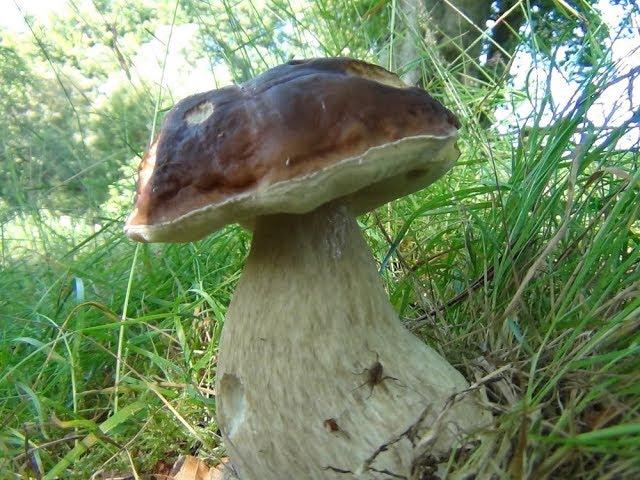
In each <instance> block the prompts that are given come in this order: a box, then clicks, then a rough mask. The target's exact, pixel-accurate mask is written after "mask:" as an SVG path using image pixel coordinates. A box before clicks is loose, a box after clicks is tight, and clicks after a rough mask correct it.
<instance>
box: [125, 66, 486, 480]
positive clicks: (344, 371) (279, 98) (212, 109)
mask: <svg viewBox="0 0 640 480" xmlns="http://www.w3.org/2000/svg"><path fill="white" fill-rule="evenodd" d="M458 126H459V125H458V121H457V120H456V118H455V116H454V115H453V114H452V113H451V112H450V111H449V110H447V109H446V108H444V107H443V106H442V105H441V104H440V103H439V102H438V101H436V100H435V99H433V98H432V97H431V96H429V95H428V94H427V93H426V92H425V91H423V90H421V89H418V88H411V87H407V86H406V85H404V84H403V83H402V82H401V80H400V79H399V78H398V77H397V76H396V75H394V74H392V73H391V72H388V71H387V70H385V69H383V68H381V67H378V66H374V65H370V64H367V63H364V62H361V61H357V60H352V59H347V58H334V59H313V60H304V61H293V62H289V63H287V64H285V65H281V66H278V67H276V68H273V69H271V70H269V71H267V72H266V73H264V74H263V75H261V76H259V77H257V78H255V79H253V80H251V81H249V82H247V83H245V84H242V85H240V86H231V87H226V88H222V89H219V90H213V91H210V92H206V93H201V94H197V95H193V96H191V97H188V98H186V99H184V100H182V101H180V102H179V103H178V104H177V105H176V106H175V107H174V108H173V110H171V112H170V113H169V114H168V115H167V117H166V119H165V122H164V126H163V127H162V130H161V132H160V134H159V136H158V138H157V140H156V141H155V143H154V144H153V146H152V147H151V149H150V151H149V153H148V154H147V155H146V156H145V158H144V160H143V162H142V164H141V166H140V171H139V180H138V186H137V200H136V206H135V210H134V212H133V213H132V214H131V216H130V217H129V219H128V220H127V224H126V226H125V231H126V233H127V235H128V236H130V237H131V238H133V239H135V240H139V241H146V242H184V241H191V240H196V239H199V238H202V237H203V236H205V235H207V234H208V233H210V232H212V231H214V230H216V229H218V228H220V227H222V226H224V225H226V224H228V223H232V222H240V223H242V224H244V225H246V226H248V227H249V228H250V229H252V231H253V240H252V247H251V253H250V255H249V258H248V260H247V264H246V267H245V269H244V271H243V273H242V277H241V279H240V281H239V283H238V286H237V289H236V291H235V294H234V297H233V300H232V302H231V305H230V306H229V310H228V312H227V317H226V320H225V325H224V329H223V333H222V338H221V341H220V350H219V357H218V364H217V382H216V391H217V396H216V399H217V409H218V411H217V415H218V422H219V426H220V430H221V431H222V433H223V436H224V440H225V443H226V448H227V451H228V452H229V455H230V458H231V460H232V462H233V464H234V465H235V467H236V469H237V471H238V472H239V476H240V478H242V479H287V478H291V479H313V478H323V479H324V478H388V476H386V475H387V473H380V472H390V473H392V474H393V475H398V476H401V477H402V478H410V475H411V469H412V465H413V463H414V462H415V458H414V457H415V455H416V450H415V445H414V443H415V442H416V437H417V436H419V435H420V434H423V435H424V432H425V431H427V430H429V435H430V436H431V437H430V438H433V440H432V441H430V442H428V445H429V448H430V452H431V453H432V454H433V455H434V456H437V455H439V454H443V453H446V452H447V451H448V449H449V448H450V447H451V445H452V443H453V442H454V441H455V440H456V439H458V438H459V437H460V436H461V435H464V434H465V433H466V432H471V431H473V430H474V429H477V428H478V427H479V426H482V425H483V424H485V423H486V420H487V413H486V412H485V411H484V410H483V409H482V408H481V407H479V406H478V405H477V404H476V402H474V398H473V395H469V396H466V397H464V398H462V399H461V400H460V401H458V402H451V401H449V400H450V399H451V398H452V395H454V394H456V393H459V392H461V391H464V390H465V389H467V388H468V384H467V382H466V381H465V379H464V378H463V376H462V375H461V374H460V373H459V372H458V371H457V370H455V369H454V368H453V367H452V366H451V365H450V364H449V363H448V362H447V361H446V360H445V359H444V358H442V357H441V356H440V355H439V354H438V353H436V352H435V351H434V350H433V349H431V348H430V347H428V346H427V345H425V344H424V343H423V342H422V341H420V340H419V339H418V338H416V337H415V336H413V335H412V334H411V333H409V332H408V331H407V330H406V329H405V328H404V327H403V326H402V324H401V323H400V321H399V319H398V316H397V314H396V312H395V311H394V310H393V308H392V306H391V305H390V303H389V301H388V299H387V295H386V293H385V291H384V288H383V286H382V283H381V281H380V278H379V275H378V272H377V269H376V266H375V262H374V260H373V257H372V255H371V253H370V251H369V249H368V248H367V246H366V244H365V242H364V239H363V236H362V233H361V232H360V229H359V228H358V225H357V222H356V219H355V218H356V215H359V214H361V213H363V212H366V211H369V210H371V209H374V208H376V207H378V206H379V205H382V204H384V203H386V202H388V201H390V200H393V199H395V198H398V197H401V196H403V195H407V194H409V193H412V192H414V191H416V190H419V189H421V188H423V187H425V186H427V185H429V184H430V183H432V182H433V181H435V180H436V179H437V178H438V177H440V176H441V175H442V174H444V173H445V172H446V171H447V170H448V169H449V168H450V167H451V166H452V165H453V164H454V162H455V161H456V159H457V157H458V155H459V153H458V150H457V147H456V145H455V142H456V138H457V132H458ZM409 430H410V431H411V435H409V434H408V433H407V432H408V431H409Z"/></svg>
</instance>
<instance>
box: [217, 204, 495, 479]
mask: <svg viewBox="0 0 640 480" xmlns="http://www.w3.org/2000/svg"><path fill="white" fill-rule="evenodd" d="M217 379H218V385H217V392H218V396H217V402H218V404H217V405H218V420H219V424H220V429H221V431H222V433H223V435H224V438H225V442H226V447H227V450H228V452H229V455H230V457H231V459H232V462H233V463H234V465H235V466H236V467H237V469H238V472H239V475H240V478H241V479H243V480H248V479H283V478H293V479H302V478H305V479H314V478H337V474H338V473H340V474H341V475H340V477H339V478H378V475H379V473H378V474H376V473H375V472H376V471H378V472H379V471H383V470H386V471H388V472H392V473H393V474H394V475H399V476H402V478H410V477H411V467H412V463H413V462H414V459H415V455H416V452H415V449H414V446H413V445H412V443H414V442H416V441H417V439H416V438H415V435H414V433H413V432H414V430H415V431H416V432H418V433H421V434H422V435H424V434H425V432H426V431H428V430H429V429H430V428H431V427H433V428H431V430H430V431H429V435H433V434H434V432H435V434H436V435H435V437H434V438H435V440H434V441H433V442H432V443H430V444H429V445H430V450H429V452H430V454H432V455H434V456H438V455H441V454H445V453H446V452H447V451H448V449H449V448H450V447H451V445H452V443H453V442H454V441H456V440H457V439H460V438H462V437H463V436H464V434H465V433H466V432H470V431H472V430H474V429H476V428H478V427H480V426H482V425H484V424H486V420H487V415H488V414H487V413H486V412H485V411H484V410H482V409H481V408H480V407H479V406H477V404H476V403H475V402H474V401H473V398H474V397H473V395H471V396H466V397H465V398H463V399H462V400H460V401H458V402H450V401H449V402H447V400H449V399H450V398H451V396H452V395H453V394H454V393H456V392H461V391H463V390H465V389H466V388H468V384H467V382H466V381H465V379H464V378H463V376H462V375H461V374H460V373H459V372H458V371H457V370H455V369H454V368H453V367H452V366H451V365H450V364H449V363H448V362H447V361H446V360H445V359H443V358H442V357H441V356H440V355H439V354H438V353H436V352H435V351H434V350H433V349H431V348H429V347H428V346H427V345H425V344H424V343H423V342H422V341H420V340H419V339H418V338H417V337H415V336H414V335H412V334H411V333H410V332H408V331H407V330H406V329H405V328H404V327H403V326H402V324H401V323H400V321H399V319H398V316H397V314H396V312H395V311H394V310H393V307H392V306H391V304H390V303H389V301H388V299H387V295H386V293H385V291H384V288H383V286H382V283H381V281H380V278H379V275H378V272H377V269H376V265H375V262H374V260H373V257H372V255H371V253H370V251H369V249H368V247H367V245H366V244H365V242H364V239H363V237H362V233H361V232H360V229H359V227H358V224H357V222H356V220H355V217H354V215H352V214H351V213H350V211H349V210H348V208H347V207H346V206H344V205H341V204H337V203H333V204H330V205H326V206H323V207H321V208H318V209H317V210H315V211H313V212H310V213H307V214H304V215H274V216H268V217H260V218H258V219H257V221H256V225H255V228H254V235H253V246H252V248H251V254H250V255H249V258H248V261H247V265H246V267H245V270H244V272H243V274H242V277H241V279H240V281H239V284H238V287H237V290H236V292H235V296H234V298H233V300H232V302H231V305H230V307H229V311H228V313H227V319H226V322H225V326H224V330H223V333H222V339H221V342H220V355H219V359H218V375H217ZM443 412H444V413H443ZM436 419H438V420H436ZM434 422H435V423H434ZM412 425H415V428H414V429H412V430H411V432H412V433H406V434H404V435H403V432H406V431H407V430H408V429H409V428H410V427H411V426H412ZM385 478H386V477H385Z"/></svg>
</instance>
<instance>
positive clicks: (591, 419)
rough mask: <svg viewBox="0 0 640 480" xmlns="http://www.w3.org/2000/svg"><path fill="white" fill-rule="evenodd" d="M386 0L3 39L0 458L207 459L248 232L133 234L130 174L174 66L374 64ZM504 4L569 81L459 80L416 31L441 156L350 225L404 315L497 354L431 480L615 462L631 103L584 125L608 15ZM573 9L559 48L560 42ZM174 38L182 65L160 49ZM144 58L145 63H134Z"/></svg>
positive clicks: (44, 463)
mask: <svg viewBox="0 0 640 480" xmlns="http://www.w3.org/2000/svg"><path fill="white" fill-rule="evenodd" d="M396 3H397V2H380V1H370V0H361V1H356V0H315V1H310V2H287V1H282V0H276V1H273V2H258V1H255V2H240V3H231V2H228V1H226V0H223V1H222V2H187V1H185V2H180V3H179V4H178V3H176V2H151V1H143V0H137V1H135V2H130V1H125V0H122V1H96V2H87V3H79V4H78V5H76V4H75V3H74V4H72V5H73V7H72V8H69V9H66V10H63V11H59V12H55V21H54V22H53V23H47V20H46V19H42V18H40V17H33V18H31V17H30V18H29V23H30V28H27V29H26V31H25V32H23V33H15V32H14V33H12V32H9V31H4V32H2V42H1V44H0V112H2V115H0V143H1V145H2V149H1V150H0V152H1V153H0V193H1V195H2V200H1V201H0V213H2V224H1V225H0V227H1V229H0V233H1V238H0V240H1V242H2V244H1V248H2V250H1V252H0V261H1V262H2V263H1V265H2V272H1V274H0V291H1V292H2V294H1V295H0V325H1V328H0V472H3V475H4V472H14V476H15V478H18V475H23V476H28V475H31V476H34V477H37V476H38V475H39V474H40V473H42V474H43V475H48V477H46V476H45V478H53V477H54V476H55V475H56V474H57V473H56V472H64V474H63V475H64V478H83V479H84V478H89V477H90V476H91V474H93V473H94V472H97V471H99V470H104V471H105V472H134V471H135V472H137V474H140V475H142V474H146V473H149V472H152V471H153V468H154V466H155V465H156V463H157V462H158V461H159V460H169V461H171V460H173V459H174V458H175V457H176V456H177V455H178V454H180V453H189V452H190V453H192V454H196V453H197V454H198V455H199V456H201V457H203V458H207V459H208V460H209V461H215V460H216V459H219V458H220V457H221V456H222V455H223V454H224V452H223V448H222V445H221V444H220V442H219V438H218V435H217V432H216V431H217V426H216V423H215V396H214V394H213V392H212V389H213V385H214V382H213V378H214V375H215V365H216V349H217V341H218V338H219V335H220V331H221V328H222V324H223V319H224V314H225V311H226V307H227V305H228V302H229V299H230V296H231V294H232V292H233V288H234V286H235V282H236V281H237V278H238V275H239V272H240V271H241V269H242V265H243V262H244V258H245V256H246V254H247V252H248V248H249V236H248V234H247V233H246V232H245V231H243V230H242V229H241V228H239V227H237V226H231V227H228V228H227V229H225V230H224V231H221V232H218V233H216V234H214V235H212V236H210V237H209V238H207V239H205V240H202V241H200V242H196V243H193V244H185V245H140V246H136V245H133V244H131V243H130V242H129V241H128V240H126V239H125V238H123V235H122V233H121V226H122V221H123V219H124V216H125V215H126V214H127V211H128V208H129V206H130V200H131V191H132V188H133V186H132V176H133V169H134V168H135V165H136V163H137V159H138V156H139V155H141V154H142V152H143V151H144V149H145V147H146V144H147V143H148V141H149V138H150V135H151V132H152V131H153V130H154V125H156V124H157V122H158V121H159V120H160V119H161V117H162V114H163V111H164V110H166V109H167V108H168V107H170V106H171V104H172V103H173V101H174V98H175V97H174V95H175V96H176V97H177V96H179V95H182V94H186V93H187V92H184V91H182V90H181V88H184V85H181V83H185V82H187V81H188V80H189V79H188V78H187V77H186V76H182V77H180V81H176V82H174V83H172V84H171V89H169V88H168V87H167V83H168V82H169V81H170V80H171V79H172V78H173V77H172V75H174V74H175V73H176V72H178V73H181V72H186V71H188V70H189V69H190V68H192V69H193V76H196V73H197V72H196V70H197V68H196V66H198V67H201V66H202V65H203V64H204V65H207V66H208V67H209V70H208V72H207V73H208V74H209V75H208V76H206V77H204V78H206V81H210V82H211V84H212V85H214V84H215V83H216V82H219V83H221V84H223V83H224V82H225V81H228V80H231V79H233V80H236V81H237V80H243V79H246V78H248V77H250V76H253V75H255V74H256V73H259V72H260V71H263V70H264V69H265V68H267V67H268V66H272V65H274V64H277V63H280V62H282V61H286V60H288V59H289V57H290V56H303V55H304V56H313V55H325V54H326V55H343V54H349V55H354V56H358V57H362V58H366V59H369V60H375V59H376V58H380V57H383V56H384V55H383V54H381V52H384V51H388V50H389V44H390V42H393V41H394V35H393V33H394V31H393V22H392V19H393V18H394V14H395V13H397V12H395V11H394V10H393V8H394V5H396ZM555 3H561V4H565V3H566V2H554V4H555ZM623 3H624V2H623ZM520 5H521V6H520V8H522V10H521V13H522V15H523V16H524V17H525V18H528V19H531V20H530V22H531V23H530V24H527V25H529V26H530V25H534V24H535V25H536V26H537V27H539V28H527V27H526V26H525V28H523V29H521V30H520V32H519V37H518V38H519V45H520V46H519V49H520V51H521V52H530V53H532V58H533V59H534V61H535V62H539V63H540V64H541V65H542V66H543V67H544V68H545V69H546V71H549V72H551V71H553V72H556V73H557V72H558V71H560V70H561V69H563V68H565V67H566V70H564V71H565V72H566V71H570V72H572V73H573V74H575V75H572V78H574V79H575V81H576V82H579V84H578V86H577V90H576V94H575V97H574V98H572V99H566V100H567V101H566V102H565V103H563V104H562V105H559V104H558V103H557V102H556V101H554V98H555V97H554V94H555V93H556V92H554V91H552V82H551V79H552V75H549V78H548V79H547V78H543V79H541V81H539V82H537V83H536V82H535V80H536V79H534V78H531V77H532V76H533V73H531V75H529V76H526V77H527V82H525V83H522V84H517V85H516V81H515V80H514V81H513V82H511V81H504V82H499V81H496V80H495V79H493V78H492V76H491V75H486V76H483V75H481V76H480V78H481V80H480V81H472V82H470V81H468V79H465V78H461V77H459V76H456V75H454V74H452V72H451V71H449V70H447V69H446V68H444V67H443V65H442V64H441V63H439V61H438V55H437V52H435V51H434V48H436V47H435V46H433V45H429V44H427V43H426V42H425V43H423V44H421V45H420V48H421V50H420V55H421V57H420V58H421V60H422V62H421V65H422V68H424V69H428V70H429V72H430V76H429V83H428V84H427V85H426V87H427V88H428V89H429V90H430V91H433V92H434V93H436V94H437V96H438V97H439V98H440V99H441V100H442V101H443V102H444V103H445V104H446V105H448V106H451V107H452V108H453V109H454V110H455V111H456V112H457V114H458V115H459V117H460V118H461V119H462V120H463V122H462V123H463V129H462V132H461V139H460V147H461V150H462V155H461V158H460V160H459V162H458V165H457V166H456V167H455V168H454V170H453V171H452V172H451V173H450V174H449V175H447V176H446V177H445V178H444V179H443V180H442V181H440V182H438V183H437V184H436V185H434V186H433V188H431V189H429V190H428V191H423V192H419V193H418V194H415V195H412V196H409V197H407V198H405V199H402V200H399V201H396V202H394V203H393V204H392V205H391V206H385V207H383V208H381V209H379V210H378V211H376V212H374V213H371V214H369V215H366V216H364V217H362V218H361V222H362V225H363V227H364V228H365V231H366V234H367V239H368V241H369V243H370V245H371V247H372V249H373V251H374V254H375V256H376V258H377V259H379V261H380V267H381V268H380V270H381V275H382V277H383V279H384V282H385V285H386V287H387V289H388V292H389V295H390V297H391V299H392V302H393V304H394V306H395V307H396V309H397V311H398V312H399V314H400V315H401V316H402V317H403V318H404V319H405V320H406V325H407V327H408V328H410V329H412V330H413V331H414V332H416V333H418V334H419V335H420V336H421V337H422V338H423V339H424V340H425V341H426V342H428V343H430V344H431V345H433V346H434V347H435V348H436V349H438V350H439V351H440V352H442V353H443V354H444V355H445V356H446V357H447V358H448V359H449V360H450V361H452V363H454V364H455V365H456V366H457V367H458V368H459V369H460V370H461V371H462V372H463V373H464V374H465V376H466V377H467V378H468V379H469V380H470V381H471V382H473V381H476V380H478V379H480V378H482V377H485V376H486V375H490V374H492V373H495V372H496V371H499V375H497V376H496V377H495V378H493V380H492V381H491V382H488V383H486V384H485V385H483V388H484V391H485V393H486V395H487V397H486V400H487V404H488V405H489V408H490V409H491V411H492V412H493V414H494V425H493V426H492V427H491V428H490V429H488V430H487V431H486V432H484V438H485V441H484V442H483V443H482V444H481V445H480V446H479V447H478V448H477V449H476V450H473V451H459V452H454V453H452V455H451V458H450V459H449V462H448V466H447V469H448V471H449V472H450V473H452V475H453V474H455V475H459V476H462V475H464V474H465V473H468V472H475V473H476V474H477V475H478V478H490V477H495V478H499V477H502V478H511V477H513V478H546V477H552V478H607V477H606V475H609V477H610V478H634V477H636V476H638V475H639V474H640V464H638V458H640V428H639V427H638V425H639V424H640V419H639V418H638V411H639V410H640V392H639V387H638V385H640V378H639V376H640V369H638V353H639V352H638V344H639V340H640V337H639V332H640V330H639V326H640V316H639V314H640V295H639V289H640V219H639V218H638V217H639V214H640V206H639V205H640V204H639V202H638V198H639V196H640V173H639V172H640V168H638V145H637V143H636V144H635V145H632V146H630V147H629V146H621V145H623V143H622V141H620V139H621V138H623V137H629V136H630V134H631V133H632V131H633V129H634V128H637V125H638V123H639V119H638V113H637V111H636V112H630V114H629V115H628V116H627V117H626V118H625V120H624V121H623V122H619V123H610V124H609V125H595V124H594V122H593V121H592V120H589V115H590V113H589V112H590V111H592V109H591V110H590V108H591V107H592V106H593V105H594V104H596V103H597V102H601V101H603V99H606V92H607V89H608V88H610V87H611V86H612V85H617V84H619V83H620V82H622V81H623V80H621V78H620V76H621V73H620V71H619V70H618V65H614V64H613V59H612V58H613V57H612V51H611V45H610V39H611V38H615V36H616V35H617V34H618V32H616V31H611V32H609V31H604V30H603V28H604V27H603V25H604V24H603V20H602V18H601V16H600V15H599V14H598V11H597V10H595V9H593V8H590V7H589V6H588V5H587V4H586V3H584V2H580V8H581V9H580V12H579V13H580V14H583V16H581V17H580V18H579V20H576V19H575V17H572V16H571V15H572V14H571V13H567V12H565V13H563V15H567V17H566V18H567V20H566V22H565V24H564V25H565V27H566V28H565V27H563V23H562V21H561V17H560V16H559V14H558V13H557V12H556V13H555V14H553V15H544V16H543V15H542V14H536V12H534V11H532V10H531V9H529V8H527V7H525V5H524V3H522V4H520ZM625 5H627V7H628V4H625ZM176 6H177V7H178V8H176ZM396 6H397V5H396ZM629 11H631V10H629ZM587 13H588V15H587ZM554 15H555V16H554ZM634 15H636V17H635V20H634V19H633V18H634V17H632V16H631V17H630V18H631V19H626V21H627V22H630V23H633V22H637V21H638V17H637V12H636V13H634ZM576 22H578V23H579V28H580V29H581V31H582V32H583V35H582V37H581V38H582V41H583V44H581V45H576V44H575V43H572V42H570V41H569V40H570V39H569V36H570V33H572V32H573V29H574V27H576ZM52 25H53V27H52ZM623 26H624V25H623ZM50 27H52V28H50ZM170 32H171V34H172V37H171V41H170V40H169V33H170ZM185 32H186V33H185ZM189 32H195V34H194V36H193V38H195V41H192V40H193V38H192V37H190V36H189V35H190V34H189ZM185 38H186V40H185ZM565 39H567V43H562V42H564V41H565ZM172 42H176V43H175V44H178V45H180V48H181V49H182V50H184V52H183V54H182V55H181V58H182V59H184V60H183V61H182V63H176V61H175V59H174V58H173V57H172V56H170V55H165V48H167V49H168V50H167V51H169V50H170V47H171V46H172V45H173V43H172ZM193 45H196V46H197V48H196V49H193V48H192V46H193ZM167 46H168V47H167ZM141 52H143V53H141ZM150 52H152V53H153V54H154V55H156V57H157V58H159V59H160V63H159V65H157V66H158V68H157V69H156V68H155V67H154V68H151V66H152V65H153V62H151V61H149V62H148V63H143V62H144V61H145V59H146V60H149V58H148V56H149V55H150ZM185 52H186V53H185ZM154 58H155V57H154ZM164 62H167V63H168V65H169V66H170V68H169V67H168V68H167V69H164V68H162V66H163V65H164V64H165V63H164ZM171 62H174V63H171ZM141 65H145V67H144V69H143V70H144V71H141V67H140V66H141ZM147 68H148V69H149V70H148V71H147V70H146V69H147ZM225 76H226V77H227V78H223V77H225ZM424 78H427V77H424ZM163 79H164V80H163ZM631 80H633V78H632V79H631ZM631 80H630V81H631ZM206 81H205V83H206ZM207 88H211V86H209V87H207ZM523 105H524V106H530V108H529V110H528V113H526V114H525V115H523V114H521V113H519V112H521V110H519V109H520V107H522V106H523ZM636 107H637V106H636ZM501 109H502V110H505V109H506V110H507V111H508V112H509V115H508V116H507V117H506V119H504V117H501V118H503V119H502V120H496V119H495V118H494V115H496V116H497V115H498V114H497V112H499V111H501ZM514 112H516V113H514ZM487 125H490V127H487ZM119 344H120V345H122V350H121V352H120V355H119V354H118V352H119V349H118V345H119ZM118 358H120V367H119V370H118V369H117V368H116V365H117V364H118ZM117 371H119V372H120V376H119V377H118V381H116V377H117ZM8 475H10V474H8ZM0 476H1V475H0ZM3 478H4V477H3Z"/></svg>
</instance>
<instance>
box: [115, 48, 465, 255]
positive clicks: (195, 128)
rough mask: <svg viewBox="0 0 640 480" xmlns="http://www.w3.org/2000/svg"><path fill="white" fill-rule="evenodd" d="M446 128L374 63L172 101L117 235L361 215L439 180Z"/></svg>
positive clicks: (337, 63)
mask: <svg viewBox="0 0 640 480" xmlns="http://www.w3.org/2000/svg"><path fill="white" fill-rule="evenodd" d="M458 127H459V123H458V121H457V119H456V118H455V116H454V115H453V114H452V113H451V112H450V111H449V110H447V109H446V108H445V107H443V106H442V104H440V103H439V102H438V101H437V100H435V99H434V98H432V97H431V96H430V95H429V94H427V93H426V92H425V91H424V90H421V89H419V88H413V87H407V86H406V85H405V84H404V83H403V82H402V81H401V80H400V79H399V78H398V77H397V76H396V75H395V74H393V73H391V72H389V71H387V70H385V69H384V68H382V67H379V66H376V65H371V64H368V63H365V62H362V61H358V60H353V59H349V58H323V59H311V60H296V61H292V62H289V63H287V64H284V65H280V66H278V67H275V68H272V69H271V70H268V71H267V72H265V73H264V74H262V75H260V76H259V77H256V78H254V79H252V80H250V81H248V82H246V83H244V84H242V85H234V86H229V87H225V88H221V89H218V90H212V91H209V92H205V93H199V94H196V95H192V96H190V97H187V98H185V99H183V100H181V101H180V102H178V103H177V104H176V105H175V107H174V108H173V109H172V110H171V111H170V112H169V113H168V114H167V117H166V119H165V121H164V124H163V126H162V129H161V131H160V133H159V135H158V137H157V139H156V140H155V142H154V143H153V144H152V145H151V147H150V149H149V151H148V152H147V154H146V155H145V157H144V158H143V160H142V162H141V164H140V167H139V170H138V183H137V195H136V203H135V208H134V210H133V212H132V213H131V215H130V216H129V218H128V219H127V222H126V225H125V232H126V234H127V235H128V236H129V237H131V238H132V239H134V240H138V241H144V242H186V241H191V240H197V239H199V238H202V237H204V236H205V235H207V234H209V233H212V232H213V231H215V230H217V229H219V228H221V227H222V226H224V225H227V224H229V223H234V222H240V223H245V224H247V223H249V224H250V223H251V222H252V219H253V218H255V217H256V216H259V215H269V214H275V213H295V214H300V213H306V212H309V211H311V210H314V209H315V208H317V207H319V206H320V205H322V204H325V203H327V202H329V201H331V200H333V199H336V198H340V199H341V201H343V202H345V203H346V204H348V205H349V206H350V207H351V209H352V210H353V211H354V212H355V213H356V214H360V213H364V212H366V211H369V210H372V209H374V208H376V207H378V206H380V205H382V204H384V203H386V202H389V201H391V200H393V199H395V198H398V197H401V196H404V195H407V194H409V193H412V192H415V191H417V190H419V189H421V188H423V187H425V186H427V185H429V184H430V183H432V182H434V181H435V180H436V179H437V178H438V177H440V176H441V175H442V174H444V173H445V172H446V171H447V170H448V169H449V168H450V167H451V166H452V165H453V163H454V162H455V160H456V159H457V158H458V155H459V151H458V149H457V147H456V145H455V141H456V137H457V131H458Z"/></svg>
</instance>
